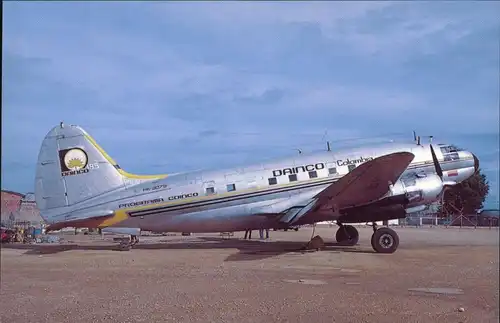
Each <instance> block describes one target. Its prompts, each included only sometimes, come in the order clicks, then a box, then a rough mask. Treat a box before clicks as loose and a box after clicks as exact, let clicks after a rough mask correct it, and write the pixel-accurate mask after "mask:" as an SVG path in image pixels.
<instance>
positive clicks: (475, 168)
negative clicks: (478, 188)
mask: <svg viewBox="0 0 500 323" xmlns="http://www.w3.org/2000/svg"><path fill="white" fill-rule="evenodd" d="M472 157H474V171H475V172H477V170H478V169H479V159H477V157H476V155H474V154H472Z"/></svg>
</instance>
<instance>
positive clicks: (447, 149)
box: [441, 145, 463, 154]
mask: <svg viewBox="0 0 500 323" xmlns="http://www.w3.org/2000/svg"><path fill="white" fill-rule="evenodd" d="M462 150H463V149H462V148H459V147H457V146H454V145H447V146H442V147H441V152H442V153H443V154H446V153H456V152H459V151H462Z"/></svg>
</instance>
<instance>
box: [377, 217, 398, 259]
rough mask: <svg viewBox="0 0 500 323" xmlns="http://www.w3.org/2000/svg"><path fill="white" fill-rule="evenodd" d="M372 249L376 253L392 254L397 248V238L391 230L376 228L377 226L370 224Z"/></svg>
mask: <svg viewBox="0 0 500 323" xmlns="http://www.w3.org/2000/svg"><path fill="white" fill-rule="evenodd" d="M372 227H373V234H372V239H371V243H372V248H373V250H375V251H376V252H378V253H394V252H395V251H396V249H397V248H398V246H399V236H398V234H397V233H396V231H394V230H392V229H391V228H387V227H381V228H377V224H376V223H375V222H374V223H373V224H372Z"/></svg>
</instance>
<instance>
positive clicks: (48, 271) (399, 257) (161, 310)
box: [0, 226, 499, 323]
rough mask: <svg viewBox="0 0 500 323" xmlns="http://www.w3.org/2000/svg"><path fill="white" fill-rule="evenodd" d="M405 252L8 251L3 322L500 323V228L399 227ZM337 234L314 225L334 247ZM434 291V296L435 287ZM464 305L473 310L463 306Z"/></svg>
mask: <svg viewBox="0 0 500 323" xmlns="http://www.w3.org/2000/svg"><path fill="white" fill-rule="evenodd" d="M395 229H396V230H397V232H398V233H399V235H400V240H401V242H400V246H399V249H398V250H397V251H396V253H394V254H390V255H384V254H376V253H374V252H373V251H372V248H371V246H370V237H371V234H372V230H371V229H370V228H368V227H362V228H360V229H359V231H360V241H359V245H358V246H355V247H349V248H346V247H340V246H336V245H335V244H333V243H332V244H331V245H328V246H327V247H326V249H325V250H322V251H319V252H305V253H304V252H300V251H296V250H297V249H299V248H300V247H302V246H303V245H304V243H305V242H307V241H308V240H309V239H310V238H311V233H312V228H301V229H300V230H299V231H298V232H295V231H288V232H278V231H277V232H274V231H271V232H270V234H271V241H269V242H261V241H259V240H258V239H256V238H258V231H254V232H253V234H252V238H253V240H251V241H248V240H243V239H241V238H242V237H243V233H242V232H237V233H235V236H234V237H232V238H229V239H223V238H221V237H220V236H219V235H218V234H196V235H194V236H187V237H182V236H181V235H180V234H178V235H176V236H149V237H148V236H143V237H141V241H140V243H139V245H137V246H136V247H135V248H134V249H132V250H131V251H116V250H113V249H116V248H115V247H116V243H113V242H112V236H108V235H106V237H105V240H102V239H101V237H100V236H97V235H94V236H84V235H76V236H74V235H65V236H64V239H65V240H66V243H64V244H61V245H59V244H52V245H50V244H45V245H17V246H14V245H10V246H9V245H4V246H3V248H2V250H1V291H0V304H1V313H0V320H1V322H160V321H162V322H165V321H167V322H204V323H205V322H313V321H315V322H426V323H427V322H453V323H457V322H464V323H465V322H482V323H486V322H498V321H499V319H498V318H499V291H498V290H499V259H498V258H499V249H498V242H499V231H498V229H497V228H493V229H491V230H490V229H487V228H478V229H470V228H464V229H458V228H447V229H446V228H437V227H434V228H399V227H396V228H395ZM335 230H336V227H332V228H328V227H327V226H325V227H317V228H316V233H315V234H319V235H321V236H322V237H323V238H324V239H325V241H326V242H331V241H333V236H334V233H335ZM432 288H435V289H436V290H433V289H432ZM460 308H463V310H464V311H460V310H459V309H460Z"/></svg>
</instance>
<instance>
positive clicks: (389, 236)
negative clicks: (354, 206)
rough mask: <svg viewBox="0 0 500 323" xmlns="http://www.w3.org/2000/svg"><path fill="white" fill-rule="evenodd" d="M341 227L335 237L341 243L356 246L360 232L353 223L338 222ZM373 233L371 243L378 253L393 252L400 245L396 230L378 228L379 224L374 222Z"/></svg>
mask: <svg viewBox="0 0 500 323" xmlns="http://www.w3.org/2000/svg"><path fill="white" fill-rule="evenodd" d="M337 225H338V226H339V229H338V230H337V233H336V234H335V238H336V240H337V242H338V243H339V244H342V245H345V246H354V245H356V244H357V243H358V241H359V232H358V230H357V229H356V228H355V227H354V226H352V225H344V224H341V223H339V222H337ZM372 228H373V234H372V238H371V244H372V248H373V250H375V251H376V252H378V253H393V252H395V251H396V249H397V248H398V246H399V236H398V234H397V233H396V231H394V230H392V229H390V228H387V227H381V228H378V227H377V224H376V223H375V222H374V223H373V224H372Z"/></svg>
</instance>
